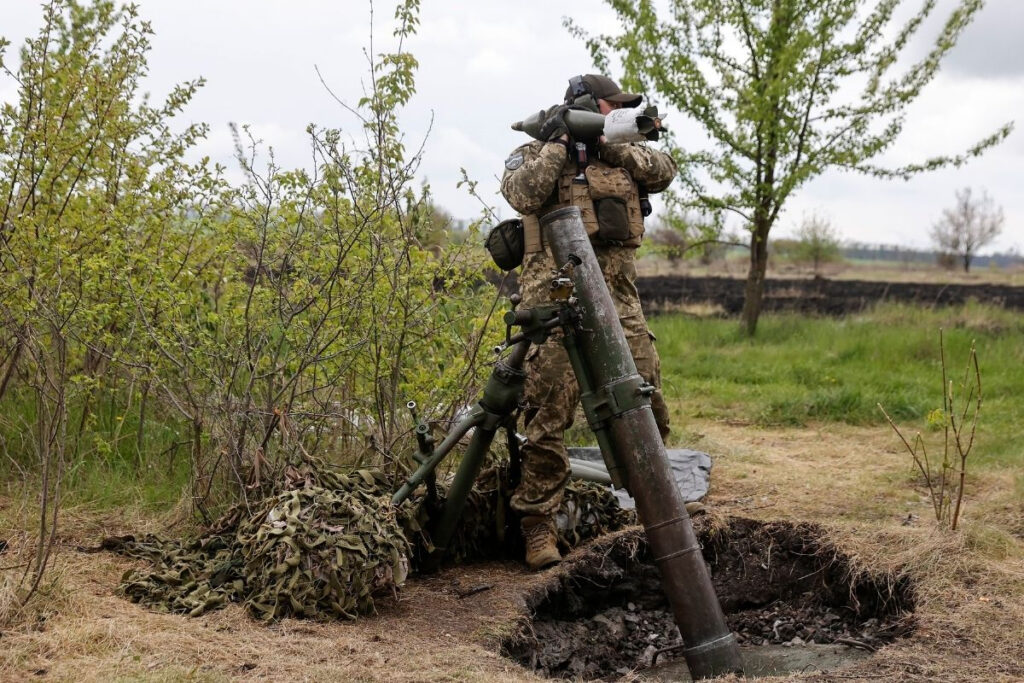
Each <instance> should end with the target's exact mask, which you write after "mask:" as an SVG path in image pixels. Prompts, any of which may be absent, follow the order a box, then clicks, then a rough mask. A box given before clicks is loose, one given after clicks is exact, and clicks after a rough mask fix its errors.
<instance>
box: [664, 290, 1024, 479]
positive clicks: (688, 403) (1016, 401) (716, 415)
mask: <svg viewBox="0 0 1024 683" xmlns="http://www.w3.org/2000/svg"><path fill="white" fill-rule="evenodd" d="M651 328H652V329H653V330H654V332H655V334H656V335H657V337H658V341H657V346H658V351H659V353H660V355H661V363H662V379H663V384H664V385H665V394H666V396H668V397H669V398H671V399H674V400H673V404H674V407H675V409H676V411H677V412H678V415H679V417H680V418H681V421H682V423H683V424H685V423H686V421H687V420H688V419H693V418H706V419H712V420H726V421H731V422H734V423H741V424H750V425H755V426H762V427H764V426H789V427H806V426H807V425H809V424H813V423H829V422H832V423H843V424H850V425H878V426H879V428H880V429H885V430H888V429H889V427H888V426H886V423H885V419H884V417H883V415H882V413H881V411H880V410H879V408H878V404H879V403H881V404H882V406H884V407H885V409H886V411H887V412H888V413H889V414H890V415H892V416H893V418H894V419H896V420H897V421H898V422H901V423H906V424H907V425H908V426H913V427H914V428H916V429H924V428H925V420H924V418H925V416H926V415H927V414H928V412H929V411H930V410H933V409H936V408H939V407H941V405H942V366H941V361H940V350H939V338H940V330H941V331H942V335H943V339H944V344H945V350H946V364H947V371H948V373H949V376H950V378H951V379H956V381H957V382H961V381H962V380H963V373H964V370H965V369H966V363H967V359H968V355H969V349H970V345H971V343H972V342H974V343H975V345H976V349H977V353H978V358H979V362H980V367H981V373H982V386H983V406H982V417H981V422H980V428H979V438H978V445H977V450H976V451H975V455H976V456H977V461H978V462H979V463H991V464H1001V465H1004V466H1007V467H1016V468H1024V449H1022V448H1021V447H1020V444H1021V442H1022V438H1024V424H1022V421H1021V417H1022V409H1021V406H1022V403H1021V396H1024V343H1022V339H1024V315H1021V314H1019V313H1014V312H1010V311H1004V310H1002V309H998V308H995V307H988V306H983V305H979V304H970V305H967V306H962V307H956V308H948V309H936V310H926V309H922V308H917V307H912V306H883V307H880V308H877V309H875V310H874V311H872V312H870V313H867V314H864V315H858V316H851V317H848V318H842V319H833V318H808V317H801V316H799V315H796V314H791V315H773V316H767V317H765V318H763V319H762V322H761V324H760V326H759V328H758V332H757V336H756V337H755V338H753V339H750V338H747V337H745V336H744V335H742V334H741V333H740V331H739V325H738V324H737V323H736V322H735V321H733V320H724V319H698V318H694V317H688V316H683V315H666V316H659V317H656V318H654V319H653V320H652V321H651Z"/></svg>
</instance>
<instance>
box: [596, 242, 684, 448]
mask: <svg viewBox="0 0 1024 683" xmlns="http://www.w3.org/2000/svg"><path fill="white" fill-rule="evenodd" d="M595 253H596V254H597V258H598V262H599V264H600V265H601V272H603V273H604V278H605V282H606V283H607V285H608V289H609V291H610V292H611V295H612V301H614V302H615V308H616V310H617V312H618V314H619V322H620V323H622V331H623V332H624V333H625V335H626V341H627V342H628V343H629V349H630V351H631V352H632V354H633V362H634V363H636V369H637V372H639V373H640V376H641V377H643V378H644V380H645V381H646V382H647V383H648V384H651V385H652V386H654V388H655V392H654V394H652V395H651V408H652V410H653V411H654V419H655V421H656V422H657V423H658V431H659V432H660V433H661V438H662V439H665V438H666V437H667V436H668V434H669V417H668V406H667V405H666V404H665V397H664V395H663V394H662V393H661V360H660V359H659V358H658V352H657V350H656V349H655V348H654V342H653V335H652V334H651V333H650V330H649V329H648V328H647V320H646V318H644V312H643V308H642V307H641V305H640V294H639V293H638V292H637V289H636V265H635V263H634V259H635V256H636V252H635V250H633V249H623V248H618V247H604V248H598V249H596V250H595Z"/></svg>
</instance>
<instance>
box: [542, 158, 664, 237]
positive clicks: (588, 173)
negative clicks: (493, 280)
mask: <svg viewBox="0 0 1024 683" xmlns="http://www.w3.org/2000/svg"><path fill="white" fill-rule="evenodd" d="M576 169H577V165H576V162H575V161H571V162H570V163H567V164H566V165H565V168H564V169H563V171H562V175H560V176H559V178H558V187H557V188H556V189H555V191H554V192H552V193H551V197H549V198H548V200H547V202H545V203H544V205H543V206H542V207H541V209H540V211H538V212H537V213H536V214H530V215H528V216H523V242H524V245H525V250H524V251H525V252H526V253H527V254H535V253H537V252H539V251H543V250H544V237H543V235H541V232H540V216H542V215H544V214H546V213H548V212H549V211H554V210H555V209H561V208H563V207H566V206H578V207H579V209H580V213H581V214H582V215H583V225H584V226H586V229H587V235H589V236H590V241H591V243H592V244H594V245H595V246H619V247H628V248H631V249H636V248H637V247H639V246H640V242H641V240H642V239H643V234H644V217H643V214H642V213H641V212H640V192H639V190H638V188H637V186H636V182H635V181H634V180H633V177H632V176H631V175H629V171H627V170H626V169H624V168H618V167H616V166H611V165H609V164H607V163H605V162H603V161H601V160H600V159H592V160H591V161H590V163H589V164H588V165H587V168H586V170H585V171H584V174H583V175H584V178H581V179H577V178H576V176H577V175H579V174H578V173H577V170H576Z"/></svg>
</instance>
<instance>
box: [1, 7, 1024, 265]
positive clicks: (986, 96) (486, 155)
mask: <svg viewBox="0 0 1024 683" xmlns="http://www.w3.org/2000/svg"><path fill="white" fill-rule="evenodd" d="M138 4H139V5H140V6H141V12H142V15H143V16H144V17H145V18H147V19H149V20H150V21H151V22H152V24H153V28H154V30H155V31H156V36H155V38H154V40H153V50H152V53H151V55H150V67H151V74H150V77H149V79H148V81H147V89H148V90H150V91H151V92H152V93H153V95H154V96H156V97H159V96H162V95H163V94H165V93H166V92H167V91H168V89H169V88H170V87H171V85H172V84H173V83H175V82H180V81H184V80H188V79H191V78H195V77H197V76H203V77H205V78H206V80H207V85H206V87H205V88H203V89H202V90H201V91H200V92H199V94H198V95H197V96H196V97H195V99H194V100H193V102H192V104H191V105H190V107H189V108H188V110H187V116H188V117H189V118H190V119H191V120H194V121H205V122H207V123H209V124H210V126H211V130H210V135H209V137H208V139H207V140H206V141H205V142H204V143H203V144H202V147H201V152H202V153H203V154H208V155H209V156H211V157H212V158H214V159H215V160H218V161H221V162H222V163H224V164H225V165H228V166H229V167H232V168H234V167H235V163H234V161H233V159H232V142H231V134H230V130H229V127H228V124H229V122H237V123H239V124H243V123H248V124H250V125H251V126H252V128H253V130H254V131H255V132H256V134H257V135H258V136H259V137H261V138H262V139H263V140H264V141H265V142H266V143H268V144H271V145H273V147H274V149H275V154H276V157H277V159H278V162H279V163H280V164H281V165H285V166H300V165H304V164H306V163H307V160H308V159H309V145H308V142H307V140H306V134H305V132H304V131H305V128H306V126H307V124H309V123H316V124H319V125H323V126H332V127H340V128H342V129H343V130H346V131H349V132H350V133H352V134H355V135H358V133H359V130H358V122H357V121H356V120H355V119H354V118H353V117H352V116H351V115H350V114H348V113H346V112H345V111H344V109H343V108H342V107H341V106H339V105H338V103H337V102H336V101H335V100H334V99H333V98H332V97H331V95H330V94H329V93H328V92H327V91H326V90H325V88H324V86H323V85H322V84H321V83H320V78H319V76H318V75H317V73H316V67H319V69H320V72H321V74H322V75H323V77H324V79H325V81H326V83H327V84H328V85H329V86H330V87H331V89H332V90H333V91H334V92H335V93H336V94H337V95H338V96H339V97H341V98H342V99H343V100H345V101H347V102H349V103H352V104H354V103H355V102H356V100H357V99H358V98H359V97H360V95H361V92H362V90H361V87H362V86H361V83H362V82H363V81H365V79H366V75H367V61H366V58H365V56H364V53H363V50H364V48H365V47H366V46H367V45H368V42H369V36H370V29H369V26H370V13H369V5H368V3H367V2H366V0H333V1H328V0H291V1H290V2H280V1H278V2H274V1H272V0H175V1H174V2H168V1H167V0H141V1H140V2H139V3H138ZM910 4H911V5H914V6H917V5H918V3H917V2H912V3H910ZM939 5H940V8H946V9H948V8H949V7H951V6H952V5H953V0H939ZM376 12H377V16H376V19H375V23H376V24H377V30H376V34H377V36H376V41H377V42H376V44H375V50H376V51H377V52H380V51H386V50H388V49H390V48H391V46H392V45H393V43H392V40H391V36H390V30H389V25H390V22H391V16H392V13H393V6H392V5H391V4H389V3H386V2H382V1H380V0H378V2H377V3H376ZM566 15H571V16H572V17H573V18H574V19H575V20H576V22H577V23H578V24H580V25H581V26H583V27H585V28H586V29H588V30H589V31H591V32H595V33H600V32H609V31H615V29H616V23H615V18H614V14H613V13H612V12H611V10H609V9H608V8H607V7H606V5H605V4H604V3H601V2H597V1H596V0H590V1H588V2H579V1H578V0H577V1H575V2H568V1H567V0H519V2H517V3H515V4H513V3H509V2H489V1H484V0H480V1H478V2H475V3H468V2H457V1H455V0H426V1H425V2H423V7H422V10H421V14H420V18H421V23H422V25H421V27H420V29H419V32H418V34H417V35H416V36H415V37H414V38H413V39H412V40H410V41H409V42H408V44H407V48H408V49H409V50H410V51H411V52H412V53H413V54H414V55H415V56H416V58H417V59H418V60H419V63H420V69H419V71H418V74H417V90H418V92H417V94H416V96H415V99H414V100H413V102H412V103H411V104H410V106H409V107H407V108H406V110H405V111H403V112H401V113H400V115H399V116H400V120H401V123H402V126H403V130H404V131H405V133H406V136H407V146H408V147H409V148H417V147H418V146H419V144H420V142H421V141H422V140H423V139H424V136H427V131H428V127H429V126H430V124H431V120H433V127H432V129H431V130H430V133H429V136H427V137H426V143H425V144H426V148H425V156H424V159H423V164H422V166H421V169H420V176H421V178H422V179H425V180H428V181H429V183H430V185H431V188H432V190H433V193H434V195H435V197H436V200H437V202H438V204H440V205H441V206H443V207H444V208H446V209H447V210H448V211H449V212H451V213H452V214H453V215H455V216H456V217H459V218H475V217H476V216H478V215H479V213H480V211H479V203H478V202H477V201H476V200H475V199H473V198H472V197H470V196H469V195H468V194H467V193H466V191H465V190H464V189H458V188H456V183H457V182H458V180H459V178H460V172H459V169H460V167H462V168H465V169H466V171H467V172H468V174H469V177H470V178H471V179H474V180H477V181H479V183H480V191H481V193H482V194H483V195H484V197H485V199H487V200H488V201H489V203H490V204H492V205H493V206H494V207H495V208H496V209H498V210H499V212H501V213H502V214H503V215H505V216H509V215H511V214H512V211H511V210H510V209H509V208H508V206H507V205H506V204H505V203H504V201H503V200H502V198H501V196H500V195H499V194H497V186H498V181H497V178H498V177H499V176H500V174H501V170H502V165H503V161H504V159H505V158H506V157H507V156H508V154H509V152H510V151H511V150H512V149H513V148H515V147H516V146H517V145H519V144H521V143H522V142H524V141H525V140H526V138H525V137H524V135H523V134H522V133H516V132H514V131H512V130H510V129H509V124H510V123H511V122H512V121H515V120H518V119H520V118H522V117H523V116H524V115H526V114H528V113H530V112H533V111H536V110H537V109H538V108H540V107H542V106H547V105H548V104H552V103H554V102H556V101H558V100H559V99H560V98H561V95H562V93H563V92H564V90H565V87H566V83H567V79H568V78H569V77H571V76H573V75H575V74H578V73H587V72H592V71H593V65H592V64H591V61H590V57H589V55H588V53H587V51H586V49H585V48H584V46H583V45H582V43H580V42H579V41H578V40H576V39H574V38H572V37H571V36H569V35H568V34H567V33H566V32H565V30H564V29H563V28H562V22H561V19H562V17H563V16H566ZM40 16H41V12H40V10H39V4H38V2H36V1H35V0H0V35H3V36H4V37H6V38H8V39H9V40H11V42H12V43H13V46H12V48H11V49H10V50H9V51H8V58H11V57H13V56H14V55H15V54H16V48H17V46H18V45H20V44H21V42H22V40H23V39H24V38H25V36H27V35H30V34H32V33H34V32H35V30H36V29H37V28H38V24H39V21H40ZM1022 27H1024V0H988V3H987V6H986V7H985V9H983V10H982V12H981V13H980V15H979V17H978V18H977V20H976V21H975V22H974V24H972V25H971V26H970V27H969V28H968V29H967V31H966V32H965V33H964V35H963V37H962V39H961V41H960V43H959V45H958V46H957V47H956V48H955V50H954V52H953V53H951V54H950V55H949V58H948V60H947V61H946V63H945V66H944V68H943V72H942V73H941V74H940V75H939V77H938V78H937V79H936V80H935V81H934V82H933V83H932V84H931V85H930V86H929V87H928V88H927V89H926V90H925V93H924V95H923V96H922V97H921V98H920V99H919V100H918V101H917V102H916V103H915V104H914V105H913V106H912V107H911V109H910V112H909V117H908V122H907V126H906V130H905V134H904V138H903V139H902V140H901V142H900V143H899V144H898V146H897V147H896V148H894V149H893V150H892V151H891V152H890V153H889V154H888V155H887V156H886V157H885V158H884V159H883V161H888V162H890V163H892V164H899V163H907V162H913V161H920V160H922V159H923V158H925V157H927V156H932V155H935V154H940V153H956V152H959V151H962V150H963V149H964V148H965V147H966V146H968V145H969V144H971V143H973V142H975V141H976V140H977V139H979V138H980V137H982V136H984V135H986V134H988V133H990V132H991V131H993V130H994V129H995V128H996V127H998V126H999V125H1001V124H1002V123H1005V122H1006V121H1009V120H1013V119H1014V118H1016V117H1019V116H1020V115H1021V112H1024V41H1022V40H1021V38H1020V32H1021V30H1022ZM913 47H914V49H916V50H917V51H918V54H919V53H920V52H921V51H923V50H924V49H926V48H927V47H928V45H927V43H926V42H924V41H919V42H918V44H917V45H916V46H913ZM611 75H613V76H615V75H616V74H611ZM12 88H13V84H12V83H11V82H10V80H9V79H7V78H0V98H10V97H11V96H12V95H13V91H12ZM668 122H669V123H672V124H674V125H675V126H676V128H677V130H678V131H680V132H681V133H686V132H687V131H688V130H689V128H688V126H687V124H686V122H685V121H684V119H683V117H682V115H681V114H680V113H678V112H674V113H673V112H670V115H669V119H668ZM681 142H682V143H683V144H686V142H687V140H686V139H685V138H684V139H681ZM1022 170H1024V121H1018V130H1017V131H1016V132H1014V133H1013V134H1012V135H1011V136H1010V138H1009V139H1008V140H1007V141H1006V142H1005V143H1003V144H1002V145H1001V146H1000V147H997V148H996V149H994V150H991V151H990V152H988V153H987V154H986V155H985V156H984V157H983V158H981V159H977V160H974V161H972V162H971V163H969V164H967V165H966V166H964V167H962V168H960V169H950V170H944V171H939V172H935V173H930V174H925V175H922V176H919V177H917V178H916V179H914V180H911V181H909V182H902V181H882V180H877V179H872V178H866V177H863V176H859V175H854V174H845V173H835V172H830V173H827V174H825V175H823V176H821V177H819V178H817V179H816V180H814V181H812V182H811V183H809V184H808V185H806V186H804V187H803V188H802V189H800V190H799V191H798V194H797V195H796V196H795V197H794V199H793V200H792V201H791V202H790V203H789V204H788V209H787V211H786V212H785V213H784V214H783V215H782V217H781V219H780V221H781V222H780V224H779V227H778V228H777V229H776V235H777V236H781V235H785V234H787V233H789V232H791V231H792V230H793V228H794V227H795V226H796V225H797V224H798V223H799V221H800V220H801V218H802V216H803V215H805V214H807V213H809V212H817V213H818V214H820V215H823V216H825V217H827V218H828V219H829V220H830V221H831V222H832V224H833V225H834V226H835V227H836V228H837V229H838V230H839V231H840V233H841V235H842V236H843V237H844V238H845V239H848V240H856V241H861V242H872V243H887V244H901V245H905V246H916V247H927V246H929V241H928V229H929V227H930V226H931V225H932V224H933V223H934V222H935V221H936V220H937V219H938V217H939V216H940V214H941V210H942V208H943V207H944V206H948V205H950V204H951V203H952V201H953V194H954V191H955V190H956V189H957V188H960V187H965V186H972V187H974V188H976V189H978V190H981V189H985V190H987V191H988V193H989V194H990V195H991V196H992V197H993V198H994V199H995V201H996V202H997V203H998V204H1000V205H1001V206H1002V207H1003V208H1004V210H1005V214H1006V225H1005V228H1004V231H1003V235H1002V236H1001V237H1000V238H999V239H998V241H997V242H996V243H995V244H994V245H993V247H992V249H996V250H1001V251H1005V250H1008V249H1018V250H1024V193H1022V191H1021V190H1020V189H1019V188H1020V187H1021V186H1022V184H1024V183H1022V177H1021V175H1022V174H1021V172H1022Z"/></svg>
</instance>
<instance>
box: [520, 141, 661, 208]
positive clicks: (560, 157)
mask: <svg viewBox="0 0 1024 683" xmlns="http://www.w3.org/2000/svg"><path fill="white" fill-rule="evenodd" d="M597 158H598V159H600V160H601V161H604V162H605V163H607V164H610V165H612V166H618V167H621V168H624V169H626V170H627V171H629V174H630V175H631V176H633V180H634V181H636V182H637V183H638V184H640V185H643V186H645V187H646V188H647V191H648V192H661V191H662V190H664V189H665V188H667V187H668V186H669V184H670V183H671V182H672V179H673V178H675V176H676V172H677V169H676V163H675V161H674V160H673V159H672V157H671V156H669V155H668V154H666V153H665V152H661V151H658V150H655V149H651V148H650V147H647V146H645V145H642V144H639V143H627V144H619V145H608V144H599V145H598V146H597ZM565 172H569V173H572V174H573V175H576V162H575V160H572V159H570V158H569V155H568V154H567V153H566V149H565V146H564V145H562V144H560V143H556V142H541V141H540V140H531V141H530V142H528V143H526V144H525V145H522V146H520V147H517V148H516V149H515V150H514V151H513V152H512V154H511V155H509V157H508V159H506V160H505V173H504V175H503V176H502V178H501V194H502V195H503V196H504V197H505V200H506V201H507V202H508V203H509V205H511V206H512V208H513V209H515V210H516V211H518V212H519V213H521V214H523V215H524V216H525V215H529V214H534V213H537V211H539V210H540V208H541V207H542V206H544V205H545V204H546V203H549V202H548V199H549V197H550V196H551V194H552V192H554V191H555V187H556V185H557V183H558V178H559V176H561V175H562V173H565Z"/></svg>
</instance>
